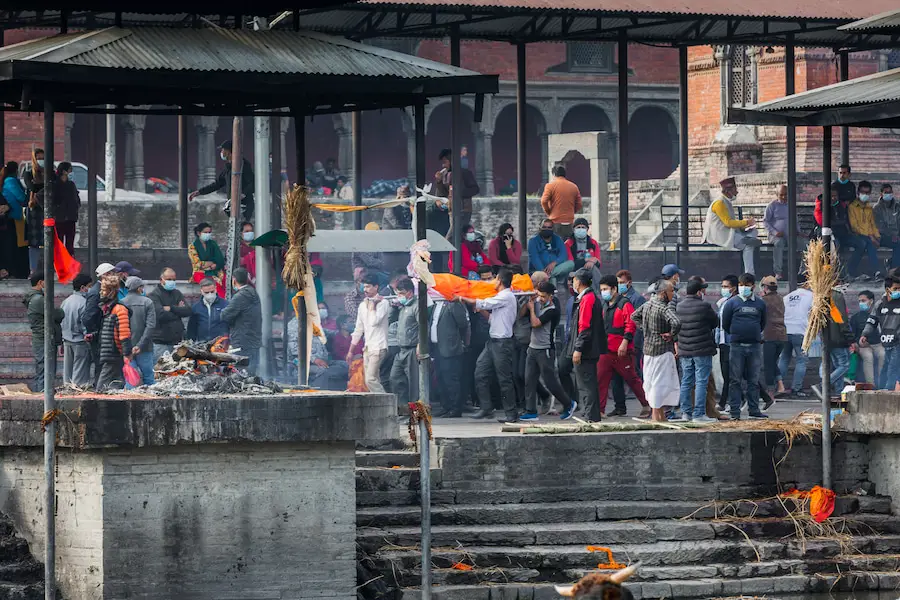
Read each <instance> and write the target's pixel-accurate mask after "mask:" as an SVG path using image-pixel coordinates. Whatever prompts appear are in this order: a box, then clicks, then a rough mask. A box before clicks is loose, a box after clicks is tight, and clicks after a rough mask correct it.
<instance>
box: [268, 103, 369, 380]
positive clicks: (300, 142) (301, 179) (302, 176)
mask: <svg viewBox="0 0 900 600" xmlns="http://www.w3.org/2000/svg"><path fill="white" fill-rule="evenodd" d="M354 114H355V113H354ZM294 148H295V151H296V162H297V184H298V185H306V166H305V165H306V123H305V122H304V121H303V115H300V116H296V117H294ZM355 183H356V182H354V184H355ZM309 292H310V290H306V291H304V295H303V296H300V297H299V298H298V299H297V300H298V302H297V383H299V384H300V385H306V384H307V383H308V382H309V373H308V369H307V364H306V355H307V352H308V351H307V349H306V295H305V294H308V293H309ZM312 292H313V294H315V290H312ZM287 310H288V309H287V307H285V315H284V316H285V318H287ZM286 342H287V336H286V335H285V345H287V344H286ZM301 357H302V358H303V360H301Z"/></svg>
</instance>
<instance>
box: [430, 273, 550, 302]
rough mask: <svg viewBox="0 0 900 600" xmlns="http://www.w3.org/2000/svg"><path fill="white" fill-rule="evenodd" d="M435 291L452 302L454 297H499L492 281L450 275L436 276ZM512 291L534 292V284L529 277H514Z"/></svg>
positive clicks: (475, 298) (480, 298) (436, 274)
mask: <svg viewBox="0 0 900 600" xmlns="http://www.w3.org/2000/svg"><path fill="white" fill-rule="evenodd" d="M434 289H435V291H437V292H439V293H440V294H441V296H443V297H444V298H446V299H447V300H452V299H453V296H462V297H463V298H472V299H474V300H484V299H485V298H493V297H494V296H496V295H497V288H495V287H494V283H493V282H491V281H472V280H470V279H463V278H462V277H459V276H458V275H450V274H449V273H435V274H434ZM512 289H513V291H514V292H533V291H534V284H532V283H531V277H529V276H528V275H513V282H512Z"/></svg>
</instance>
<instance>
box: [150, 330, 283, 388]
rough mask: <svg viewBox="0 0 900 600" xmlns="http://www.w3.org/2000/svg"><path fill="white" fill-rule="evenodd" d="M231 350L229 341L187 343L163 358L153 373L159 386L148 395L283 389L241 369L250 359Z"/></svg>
mask: <svg viewBox="0 0 900 600" xmlns="http://www.w3.org/2000/svg"><path fill="white" fill-rule="evenodd" d="M236 352H240V349H236V350H235V349H231V348H230V347H229V344H228V337H227V336H222V337H220V338H217V339H216V340H214V341H212V342H193V341H183V342H181V343H180V344H178V345H177V346H175V347H174V348H173V349H172V351H171V352H165V353H163V355H162V356H160V357H159V360H158V361H157V362H156V366H155V367H154V368H153V372H154V374H155V375H156V383H154V384H153V385H151V386H148V387H147V391H149V392H152V393H154V394H159V395H185V394H208V393H218V394H272V393H281V392H282V391H283V389H282V388H281V386H279V385H278V384H276V383H275V382H265V381H263V380H262V379H260V378H259V377H256V376H255V375H251V374H250V373H248V372H247V371H246V370H244V369H242V368H241V367H246V366H248V365H249V364H250V359H249V358H247V357H246V356H241V355H239V354H237V353H236Z"/></svg>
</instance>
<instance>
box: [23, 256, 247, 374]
mask: <svg viewBox="0 0 900 600" xmlns="http://www.w3.org/2000/svg"><path fill="white" fill-rule="evenodd" d="M95 275H96V279H94V278H91V277H90V276H89V275H86V274H84V273H81V274H79V275H77V276H75V279H74V281H73V282H72V294H71V295H69V296H68V297H67V298H66V299H65V300H63V302H62V305H61V306H60V307H59V308H57V309H55V315H54V323H55V326H54V331H53V332H52V337H51V340H52V344H53V346H54V348H55V349H56V350H57V351H58V349H59V348H62V352H63V382H64V383H66V384H72V385H74V386H77V387H82V388H85V387H92V388H93V389H95V390H103V391H105V390H110V389H123V388H125V387H126V383H125V376H124V368H125V364H126V362H129V363H130V364H131V366H133V367H134V368H135V369H136V370H137V372H138V373H139V375H140V383H139V384H138V385H150V384H152V383H154V381H155V376H154V366H155V365H156V363H157V361H158V360H159V358H160V356H162V354H163V353H164V352H171V351H172V349H173V348H174V347H175V346H176V345H177V344H179V343H181V342H182V341H184V340H194V341H198V342H209V341H213V340H216V339H218V338H219V337H221V336H223V335H227V336H229V339H230V343H231V345H232V346H234V347H236V348H240V349H241V354H243V355H245V356H247V357H249V359H250V364H249V367H248V370H249V371H250V372H251V373H255V372H256V370H257V369H258V366H259V348H260V347H261V345H262V343H261V337H262V314H261V312H260V303H259V297H258V296H257V294H256V290H255V289H254V288H253V286H252V285H251V284H250V274H249V272H248V271H247V270H246V269H244V268H243V267H241V268H237V269H235V270H234V273H233V275H232V284H233V286H234V289H235V290H236V292H235V293H234V295H233V297H232V298H231V300H230V301H226V300H225V299H223V298H222V297H221V296H220V295H219V293H218V291H217V286H218V283H217V282H216V281H215V280H213V279H211V278H204V279H201V280H200V281H199V284H200V291H201V297H200V299H199V300H197V302H195V303H193V304H188V302H187V300H186V299H185V297H184V294H183V293H182V292H181V290H179V289H178V286H177V276H176V273H175V270H174V269H171V268H168V267H167V268H165V269H163V270H162V272H161V273H160V276H159V280H158V281H157V282H156V285H155V286H154V287H153V288H152V289H151V290H150V291H149V293H148V292H147V291H146V290H147V288H149V287H150V286H149V285H147V283H146V282H145V280H144V279H143V278H141V277H140V271H138V270H137V269H135V268H134V267H133V266H132V265H131V264H130V263H128V262H126V261H121V262H119V263H116V264H115V265H112V264H110V263H103V264H101V265H99V266H98V267H97V269H96V270H95ZM44 283H45V282H44V274H43V270H42V269H36V270H35V271H34V272H33V273H32V274H31V276H30V284H31V289H30V290H29V291H28V293H26V294H25V297H24V298H23V304H24V305H25V307H26V309H25V310H26V316H27V319H28V323H29V325H30V328H31V343H32V350H33V353H34V361H35V374H34V381H33V383H32V390H33V391H42V390H43V389H44V372H45V369H46V368H47V365H45V362H44V361H45V355H44V340H45V334H46V331H45V325H44ZM185 323H186V324H187V325H185ZM56 353H57V352H56V351H55V352H54V356H55V355H56ZM52 368H55V365H53V366H52Z"/></svg>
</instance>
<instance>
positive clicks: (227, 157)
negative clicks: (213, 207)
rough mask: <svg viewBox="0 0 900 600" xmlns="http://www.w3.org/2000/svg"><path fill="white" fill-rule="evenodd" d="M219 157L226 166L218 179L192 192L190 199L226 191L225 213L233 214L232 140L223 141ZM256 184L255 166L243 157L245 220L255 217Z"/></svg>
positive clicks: (243, 215)
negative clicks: (254, 197)
mask: <svg viewBox="0 0 900 600" xmlns="http://www.w3.org/2000/svg"><path fill="white" fill-rule="evenodd" d="M219 157H220V158H221V159H222V160H223V161H224V162H225V167H224V168H223V169H222V170H221V171H219V174H218V176H216V180H215V181H213V182H212V183H210V184H209V185H205V186H203V187H202V188H200V189H199V190H196V191H194V192H191V195H190V196H188V200H193V199H194V198H196V197H197V196H205V195H207V194H212V193H213V192H220V191H222V192H224V193H225V197H226V198H227V200H226V201H225V214H227V215H230V214H231V140H226V141H224V142H222V145H221V146H219ZM255 186H256V179H255V177H254V175H253V167H252V166H251V165H250V161H248V160H247V159H246V158H242V163H241V213H242V217H243V219H244V220H245V221H251V220H252V219H253V209H254V206H255V202H254V200H253V193H254V190H255Z"/></svg>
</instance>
